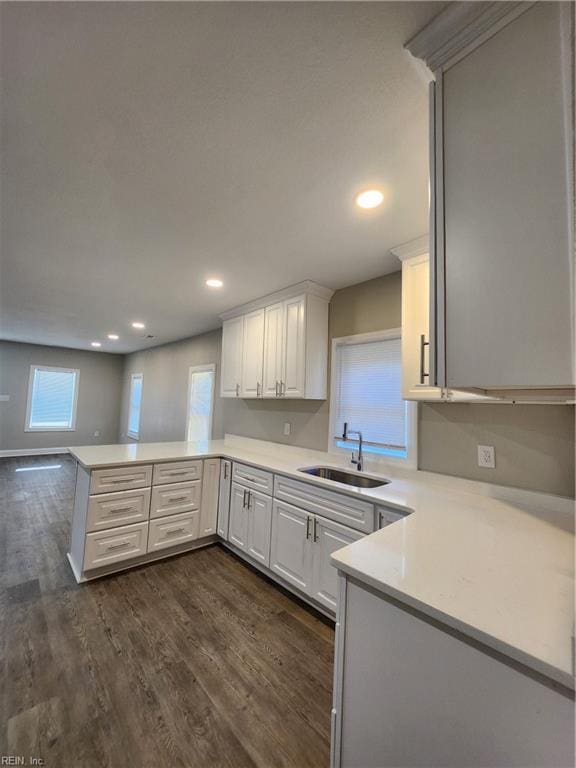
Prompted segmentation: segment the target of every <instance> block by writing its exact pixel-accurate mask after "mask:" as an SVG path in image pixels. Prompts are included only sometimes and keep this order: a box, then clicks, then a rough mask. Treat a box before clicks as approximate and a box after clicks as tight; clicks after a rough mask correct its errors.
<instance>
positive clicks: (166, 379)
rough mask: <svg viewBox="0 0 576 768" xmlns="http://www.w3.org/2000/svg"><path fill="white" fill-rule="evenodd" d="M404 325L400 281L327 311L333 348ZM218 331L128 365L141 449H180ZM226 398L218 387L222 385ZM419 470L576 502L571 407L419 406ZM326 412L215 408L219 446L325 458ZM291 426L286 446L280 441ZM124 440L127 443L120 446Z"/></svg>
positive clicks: (341, 296)
mask: <svg viewBox="0 0 576 768" xmlns="http://www.w3.org/2000/svg"><path fill="white" fill-rule="evenodd" d="M400 324H401V273H400V272H395V273H393V274H391V275H386V276H384V277H380V278H377V279H375V280H370V281H368V282H365V283H360V284H358V285H353V286H350V287H348V288H343V289H342V290H340V291H337V292H336V293H335V294H334V297H333V299H332V302H331V305H330V338H331V339H332V338H337V337H340V336H348V335H352V334H355V333H367V332H369V331H376V330H380V329H386V328H396V327H399V326H400ZM220 342H221V333H220V331H214V332H212V333H209V334H204V335H203V336H198V337H196V338H193V339H188V340H186V341H181V342H176V343H174V344H168V345H166V346H163V347H156V348H154V349H151V350H148V351H146V352H138V353H134V354H133V355H129V356H128V357H127V358H126V366H125V375H124V397H123V408H122V420H121V432H123V433H124V434H125V432H126V420H127V396H128V381H129V374H130V373H140V372H143V373H144V396H143V410H142V437H141V439H142V440H150V441H155V440H181V439H183V438H184V436H185V429H186V392H187V381H188V378H187V377H188V366H190V365H196V364H199V363H206V362H208V363H209V362H215V363H216V364H217V372H218V374H219V367H220ZM217 391H219V380H218V381H217ZM419 414H420V415H419V466H420V468H421V469H426V470H429V471H432V472H441V473H444V474H451V475H458V476H460V477H466V478H470V479H473V480H484V481H486V482H493V483H498V484H502V485H511V486H517V487H520V488H527V489H532V490H540V491H545V492H549V493H557V494H561V495H564V496H573V495H574V407H573V406H537V405H514V406H512V405H489V404H474V405H468V404H460V403H450V404H442V405H440V404H436V405H432V404H426V403H423V404H420V406H419ZM328 416H329V404H328V402H319V401H289V400H287V401H281V402H277V401H275V400H269V401H266V400H230V399H226V400H222V399H221V398H219V397H217V398H216V404H215V412H214V431H213V435H214V437H221V436H222V435H223V434H224V432H229V433H233V434H239V435H245V436H247V437H254V438H260V439H264V440H273V441H274V442H279V443H286V444H290V445H300V446H302V447H306V448H318V449H320V450H325V449H326V446H327V440H328ZM286 421H288V422H290V424H291V427H292V430H291V434H290V435H289V436H285V435H284V434H283V427H284V422H286ZM123 439H124V440H125V439H126V438H125V437H123ZM478 443H480V444H483V445H493V446H494V447H495V449H496V469H494V470H488V469H481V468H480V467H478V466H477V447H476V446H477V445H478Z"/></svg>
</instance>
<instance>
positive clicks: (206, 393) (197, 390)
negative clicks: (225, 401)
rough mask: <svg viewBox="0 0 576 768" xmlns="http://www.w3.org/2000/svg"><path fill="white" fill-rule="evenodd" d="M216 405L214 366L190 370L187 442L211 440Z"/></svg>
mask: <svg viewBox="0 0 576 768" xmlns="http://www.w3.org/2000/svg"><path fill="white" fill-rule="evenodd" d="M213 403H214V366H213V365H209V366H205V367H202V366H197V367H192V368H190V380H189V386H188V428H187V431H186V440H188V441H192V440H210V438H211V437H212V408H213Z"/></svg>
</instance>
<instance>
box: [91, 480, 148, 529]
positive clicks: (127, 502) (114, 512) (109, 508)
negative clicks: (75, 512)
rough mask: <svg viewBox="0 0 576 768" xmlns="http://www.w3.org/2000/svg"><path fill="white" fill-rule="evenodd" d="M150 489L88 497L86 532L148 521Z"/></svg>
mask: <svg viewBox="0 0 576 768" xmlns="http://www.w3.org/2000/svg"><path fill="white" fill-rule="evenodd" d="M149 509H150V488H142V489H139V490H136V491H120V492H119V493H102V494H99V495H97V496H90V499H89V501H88V517H87V520H86V530H87V531H102V530H104V529H106V528H116V527H117V526H119V525H130V524H131V523H140V522H142V521H143V520H148V510H149Z"/></svg>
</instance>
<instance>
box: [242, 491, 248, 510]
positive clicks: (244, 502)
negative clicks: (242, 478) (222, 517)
mask: <svg viewBox="0 0 576 768" xmlns="http://www.w3.org/2000/svg"><path fill="white" fill-rule="evenodd" d="M247 493H248V491H247V490H246V488H244V495H243V497H242V509H245V508H246V494H247Z"/></svg>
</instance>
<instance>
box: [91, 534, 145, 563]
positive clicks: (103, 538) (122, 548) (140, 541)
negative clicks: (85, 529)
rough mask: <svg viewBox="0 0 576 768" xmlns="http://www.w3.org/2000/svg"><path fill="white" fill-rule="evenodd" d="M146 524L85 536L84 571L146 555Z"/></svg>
mask: <svg viewBox="0 0 576 768" xmlns="http://www.w3.org/2000/svg"><path fill="white" fill-rule="evenodd" d="M147 543H148V523H138V524H137V525H124V526H122V527H121V528H112V530H108V531H98V532H97V533H87V534H86V544H85V546H84V570H85V571H89V570H91V569H92V568H102V567H103V566H105V565H112V564H113V563H119V562H121V561H122V560H130V558H132V557H138V556H139V555H145V554H146V546H147Z"/></svg>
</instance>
